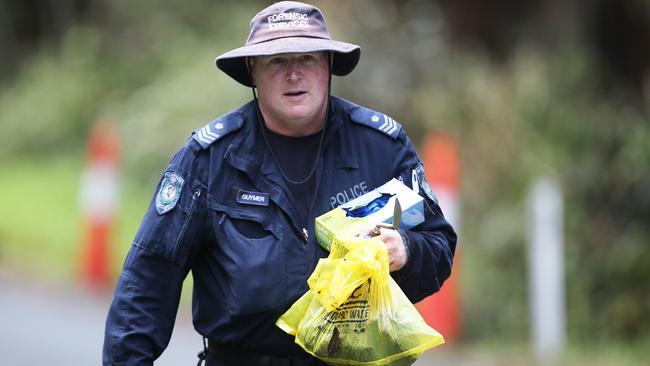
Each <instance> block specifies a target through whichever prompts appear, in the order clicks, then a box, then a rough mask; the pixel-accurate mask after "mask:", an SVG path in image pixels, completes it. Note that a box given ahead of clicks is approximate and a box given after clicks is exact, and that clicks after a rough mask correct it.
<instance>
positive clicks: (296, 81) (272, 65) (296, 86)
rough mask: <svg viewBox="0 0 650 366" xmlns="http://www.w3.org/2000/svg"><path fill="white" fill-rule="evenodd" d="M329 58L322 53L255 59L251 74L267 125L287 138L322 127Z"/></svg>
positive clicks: (325, 103)
mask: <svg viewBox="0 0 650 366" xmlns="http://www.w3.org/2000/svg"><path fill="white" fill-rule="evenodd" d="M327 63H328V58H327V56H326V54H325V52H311V53H285V54H279V55H272V56H258V57H255V58H254V59H253V62H252V75H253V80H254V82H255V85H256V87H257V91H258V98H259V103H260V109H261V110H262V114H263V115H264V118H265V121H266V123H267V126H268V127H269V128H270V129H271V130H273V131H275V132H278V133H281V134H284V135H289V136H304V135H308V134H312V133H315V132H317V131H318V130H320V129H321V128H322V127H323V123H324V118H325V112H326V110H327V83H328V80H329V68H328V65H327Z"/></svg>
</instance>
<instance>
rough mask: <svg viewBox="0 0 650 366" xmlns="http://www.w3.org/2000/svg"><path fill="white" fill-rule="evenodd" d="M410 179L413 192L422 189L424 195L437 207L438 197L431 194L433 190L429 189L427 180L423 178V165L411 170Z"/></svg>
mask: <svg viewBox="0 0 650 366" xmlns="http://www.w3.org/2000/svg"><path fill="white" fill-rule="evenodd" d="M412 179H413V180H412V186H413V190H414V191H416V192H418V190H419V189H422V191H423V192H424V194H426V195H427V197H429V199H430V200H431V201H433V202H434V203H435V204H436V205H437V204H438V197H437V196H436V194H435V193H433V189H431V186H430V185H429V182H427V179H426V178H425V176H424V165H423V164H422V163H420V164H418V166H417V167H416V168H415V169H413V173H412ZM418 193H419V192H418Z"/></svg>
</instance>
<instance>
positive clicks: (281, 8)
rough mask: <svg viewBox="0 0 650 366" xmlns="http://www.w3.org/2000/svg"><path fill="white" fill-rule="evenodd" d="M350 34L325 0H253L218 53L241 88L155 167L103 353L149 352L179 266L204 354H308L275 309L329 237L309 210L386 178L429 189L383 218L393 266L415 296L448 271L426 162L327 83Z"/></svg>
mask: <svg viewBox="0 0 650 366" xmlns="http://www.w3.org/2000/svg"><path fill="white" fill-rule="evenodd" d="M359 56H360V48H359V46H357V45H353V44H349V43H344V42H339V41H335V40H332V39H331V37H330V35H329V33H328V30H327V25H326V23H325V19H324V17H323V14H322V13H321V11H320V10H319V9H318V8H316V7H314V6H311V5H308V4H303V3H298V2H290V1H284V2H279V3H276V4H274V5H271V6H269V7H268V8H266V9H264V10H262V11H261V12H260V13H258V14H257V15H256V16H255V17H254V18H253V19H252V21H251V31H250V35H249V37H248V40H247V42H246V45H245V46H244V47H240V48H237V49H235V50H232V51H230V52H226V53H225V54H223V55H221V56H219V57H217V60H216V64H217V66H218V67H219V69H221V70H222V71H223V72H225V73H226V74H228V75H229V76H231V77H232V78H233V79H235V80H236V81H238V82H239V83H241V84H243V85H245V86H247V87H250V88H252V91H253V100H251V101H250V102H249V103H247V104H245V105H243V106H241V107H240V108H238V109H236V110H234V111H232V112H230V113H228V114H226V115H224V116H221V117H219V118H217V119H215V120H214V121H212V122H210V123H208V124H207V125H205V126H204V127H202V128H199V129H197V130H196V131H194V133H193V135H192V137H191V138H190V139H188V141H187V142H186V143H185V145H184V146H183V147H182V148H181V149H180V150H179V151H178V152H177V153H176V154H175V155H174V156H173V158H172V159H171V162H170V163H169V166H168V167H167V169H166V170H165V171H164V173H163V175H162V178H161V180H160V183H159V185H158V187H157V190H156V193H155V195H154V198H153V200H152V202H151V205H150V207H149V209H148V211H147V213H146V215H145V217H144V219H143V221H142V223H141V226H140V229H139V230H138V232H137V234H136V237H135V239H134V241H133V245H132V247H131V249H130V251H129V253H128V256H127V258H126V261H125V263H124V267H123V270H122V274H121V276H120V278H119V281H118V283H117V288H116V291H115V296H114V299H113V302H112V305H111V307H110V310H109V313H108V318H107V320H106V331H105V339H104V351H103V363H104V365H151V364H152V363H153V361H154V360H155V359H156V358H158V357H159V356H160V354H161V353H162V352H163V350H164V349H165V347H166V346H167V344H168V342H169V339H170V336H171V332H172V328H173V325H174V321H175V316H176V312H177V308H178V303H179V299H180V294H181V285H182V282H183V280H184V278H185V277H186V275H187V274H188V273H189V272H190V271H191V272H192V277H193V279H194V289H193V298H192V313H193V319H194V327H195V329H196V330H197V332H198V333H200V334H201V335H202V336H203V337H204V339H205V340H207V345H208V346H207V350H205V352H204V353H202V354H201V357H205V356H207V360H206V364H207V365H208V366H217V365H232V366H234V365H287V366H288V365H320V364H322V363H321V362H320V361H318V360H317V359H315V358H313V357H311V356H310V355H308V354H307V353H306V352H305V351H303V350H302V349H301V348H300V347H299V346H297V345H296V344H295V343H294V342H293V338H292V337H291V336H289V335H288V334H286V333H284V332H283V331H282V330H280V329H279V328H278V327H277V326H276V325H275V322H276V320H277V319H278V317H279V316H280V315H282V314H283V313H284V312H285V311H286V310H287V309H288V308H289V307H290V306H291V304H292V303H293V302H294V301H296V300H297V299H298V298H299V297H300V296H301V295H303V294H304V293H305V292H306V291H307V290H308V288H307V283H306V280H307V278H308V277H309V276H310V274H311V273H312V272H313V270H314V268H315V266H316V263H317V262H318V260H319V259H320V258H322V257H326V256H327V254H328V253H327V252H326V251H325V250H324V249H322V248H321V247H320V246H319V245H318V244H317V243H316V241H315V233H314V224H315V222H314V220H315V217H317V216H319V215H321V214H323V213H325V212H327V211H329V210H331V209H332V208H334V207H336V206H338V205H339V204H341V203H343V202H344V201H347V200H349V199H352V198H354V197H356V196H359V195H361V194H363V193H366V192H368V191H370V190H372V189H373V188H375V187H378V186H380V185H382V184H384V183H385V182H387V181H389V180H390V179H392V178H397V179H400V180H401V181H403V182H404V183H405V184H406V185H408V186H410V187H411V188H413V189H414V190H415V191H418V192H419V193H420V195H422V197H423V198H424V200H425V202H426V205H425V206H426V210H425V211H426V212H425V221H424V223H422V224H420V225H418V226H416V227H415V228H414V229H413V230H402V229H399V230H392V229H381V231H380V235H379V237H380V238H381V239H382V240H383V242H384V243H385V245H386V247H387V249H388V252H389V258H390V270H391V275H392V276H393V278H394V279H395V280H396V281H397V283H398V284H399V285H400V287H401V289H402V290H403V291H404V293H405V294H406V295H407V296H408V298H409V299H410V300H411V301H412V302H414V303H415V302H417V301H420V300H421V299H423V298H424V297H426V296H428V295H430V294H431V293H434V292H436V291H438V290H439V289H440V286H441V285H442V283H443V282H444V280H445V279H446V278H447V277H448V276H449V274H450V272H451V265H452V258H453V254H454V250H455V245H456V234H455V233H454V231H453V229H452V227H451V226H450V225H449V223H447V221H446V220H445V219H444V217H443V214H442V212H441V211H440V208H439V206H438V203H437V200H436V197H435V195H434V194H433V192H432V191H431V189H430V187H429V185H428V183H427V182H426V180H425V178H424V168H423V165H422V162H421V161H420V159H419V157H418V156H417V154H416V151H415V149H414V147H413V144H412V143H411V141H410V140H409V138H408V137H407V135H406V133H405V131H404V130H403V129H402V127H401V125H400V124H399V123H397V122H395V121H394V120H393V119H392V118H391V117H389V116H387V115H384V114H382V113H379V112H375V111H373V110H370V109H366V108H364V107H361V106H358V105H355V104H353V103H351V102H349V101H346V100H344V99H340V98H337V97H334V96H330V84H331V75H332V74H333V75H338V76H343V75H347V74H348V73H350V72H351V71H352V70H353V69H354V68H355V66H356V65H357V63H358V61H359Z"/></svg>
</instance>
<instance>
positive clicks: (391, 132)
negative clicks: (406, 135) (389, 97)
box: [350, 106, 402, 139]
mask: <svg viewBox="0 0 650 366" xmlns="http://www.w3.org/2000/svg"><path fill="white" fill-rule="evenodd" d="M350 117H351V118H352V120H353V121H354V122H356V123H358V124H362V125H365V126H368V127H371V128H374V129H375V130H378V131H381V132H383V133H385V134H386V135H388V136H390V137H392V138H393V139H396V138H397V136H399V133H400V131H401V130H402V125H400V124H399V123H398V122H396V121H395V120H394V119H392V118H390V117H389V116H387V115H385V114H383V113H379V112H375V111H373V110H372V109H368V108H364V107H361V106H359V107H357V108H356V109H354V110H353V111H352V113H351V114H350Z"/></svg>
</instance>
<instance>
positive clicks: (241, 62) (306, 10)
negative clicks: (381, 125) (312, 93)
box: [215, 1, 361, 87]
mask: <svg viewBox="0 0 650 366" xmlns="http://www.w3.org/2000/svg"><path fill="white" fill-rule="evenodd" d="M317 51H332V54H333V58H332V69H331V72H332V74H334V75H338V76H344V75H347V74H349V73H350V72H351V71H352V70H354V68H355V67H356V66H357V64H358V63H359V57H360V55H361V47H359V46H357V45H355V44H352V43H346V42H341V41H335V40H333V39H332V37H331V36H330V34H329V31H328V30H327V23H326V22H325V17H324V16H323V13H322V12H321V11H320V9H318V8H317V7H315V6H312V5H309V4H304V3H299V2H296V1H282V2H279V3H276V4H273V5H271V6H269V7H267V8H266V9H264V10H262V11H260V12H259V13H257V15H255V17H253V19H252V20H251V31H250V34H249V35H248V39H247V40H246V45H245V46H243V47H239V48H236V49H234V50H232V51H228V52H226V53H224V54H222V55H221V56H218V57H217V59H216V60H215V62H216V64H217V67H218V68H219V69H221V71H223V72H225V73H226V74H228V76H230V77H231V78H233V79H235V80H236V81H238V82H240V83H241V84H244V85H246V86H249V87H252V86H253V82H252V80H251V77H250V74H249V72H248V68H247V66H246V58H247V57H253V56H269V55H276V54H281V53H306V52H317Z"/></svg>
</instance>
